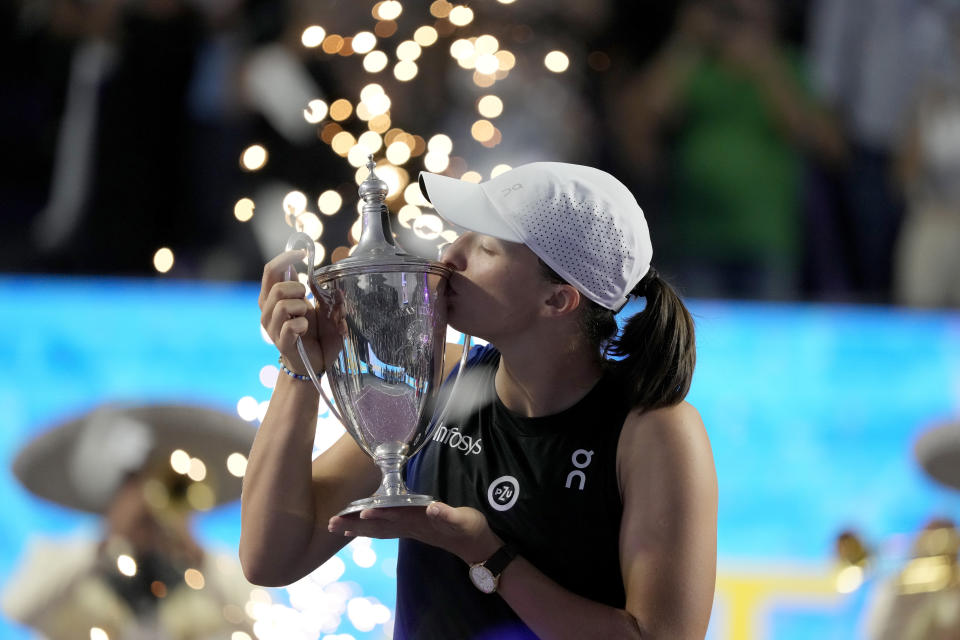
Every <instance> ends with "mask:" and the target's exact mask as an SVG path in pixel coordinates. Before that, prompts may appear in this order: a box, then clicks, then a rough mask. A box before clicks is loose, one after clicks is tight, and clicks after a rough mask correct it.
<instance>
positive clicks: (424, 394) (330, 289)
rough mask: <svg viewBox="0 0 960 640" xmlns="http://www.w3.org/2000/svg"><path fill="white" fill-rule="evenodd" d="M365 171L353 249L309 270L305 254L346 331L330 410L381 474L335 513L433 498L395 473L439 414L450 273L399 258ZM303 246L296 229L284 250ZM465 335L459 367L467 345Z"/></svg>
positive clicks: (372, 179)
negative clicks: (372, 487) (369, 489)
mask: <svg viewBox="0 0 960 640" xmlns="http://www.w3.org/2000/svg"><path fill="white" fill-rule="evenodd" d="M367 167H368V168H369V169H370V175H369V176H368V177H367V179H366V180H365V181H364V182H363V184H361V185H360V190H359V192H360V197H361V198H362V199H363V201H364V205H363V232H362V235H361V237H360V242H359V243H358V245H357V248H356V250H355V251H354V254H353V255H352V256H351V257H349V258H346V259H344V260H341V261H340V262H337V263H336V264H333V265H331V266H329V267H325V268H323V269H321V270H319V271H317V272H316V273H314V272H313V268H312V265H313V262H314V260H313V255H308V259H307V275H308V282H309V284H310V289H311V291H312V292H313V295H314V297H315V298H317V299H318V300H322V301H323V304H322V305H321V309H320V312H321V313H322V312H323V307H326V308H328V309H332V308H333V307H335V306H336V307H339V308H338V309H337V311H338V313H341V314H342V316H343V318H344V322H345V324H346V327H347V330H346V332H345V335H344V336H343V342H342V348H341V350H340V352H339V355H338V357H337V358H336V360H334V361H333V363H332V364H330V365H328V366H327V369H326V374H327V376H328V380H329V382H330V388H331V389H332V391H333V398H334V401H335V403H336V408H334V407H333V406H332V405H331V406H330V409H331V410H332V411H333V413H334V415H336V416H337V418H338V419H339V420H340V421H341V422H342V423H343V426H344V428H345V429H346V430H347V432H348V433H350V435H351V436H353V438H354V439H355V440H356V441H357V444H359V445H360V447H361V448H362V449H363V450H364V451H365V452H367V454H369V455H370V456H371V457H372V458H373V459H374V461H375V462H376V463H377V465H379V467H380V469H381V471H382V472H383V482H382V484H381V485H380V488H379V489H378V490H377V492H376V493H375V494H374V495H373V496H371V497H369V498H365V499H363V500H357V501H355V502H353V503H351V504H350V505H349V506H348V507H347V508H346V509H344V510H343V511H342V512H341V514H344V513H352V512H355V511H360V510H362V509H366V508H371V507H394V506H416V505H421V506H422V505H426V504H429V503H430V502H431V501H433V498H432V497H431V496H425V495H416V494H411V493H409V491H408V490H407V488H406V486H404V483H403V480H402V478H401V477H400V471H401V469H402V468H403V465H404V463H405V462H406V460H407V459H408V458H409V457H410V456H411V455H413V454H414V453H416V452H417V450H419V449H420V447H421V446H423V445H424V444H425V443H426V442H427V441H428V439H429V436H430V434H431V433H432V430H433V429H434V428H435V427H436V426H437V425H439V424H440V423H441V422H442V421H443V417H444V416H443V415H442V414H441V415H440V416H439V417H436V416H434V415H433V414H434V406H435V404H436V402H435V399H436V395H437V388H438V386H439V384H440V382H441V380H440V377H441V375H442V372H443V354H444V347H445V346H446V342H445V340H446V327H447V306H446V301H445V295H446V283H447V278H448V277H449V276H450V273H451V270H450V269H449V268H448V267H446V266H445V265H442V264H440V263H438V262H432V261H430V260H426V259H424V258H419V257H416V256H412V255H409V254H406V253H404V252H403V250H402V249H400V248H399V247H398V246H397V245H396V244H395V243H394V241H393V234H392V233H391V232H390V226H389V218H388V217H387V209H386V205H384V204H383V203H384V199H385V198H386V194H387V185H386V184H385V183H384V182H383V181H381V180H380V179H379V178H378V177H377V176H376V174H375V173H374V163H373V160H372V158H371V160H370V162H369V163H368V164H367ZM301 242H302V243H304V244H305V245H306V247H307V251H308V254H309V253H310V252H312V249H313V242H312V240H310V238H309V237H308V236H306V235H304V234H302V233H295V234H293V236H291V238H290V240H289V241H288V243H287V248H288V249H292V248H294V247H295V246H296V245H297V244H298V243H301ZM467 341H468V343H467V345H465V348H464V351H463V353H464V355H463V358H462V359H461V367H460V369H462V368H463V360H465V359H466V354H467V352H468V351H469V338H467ZM298 348H299V351H300V356H301V358H302V359H303V361H304V365H305V366H306V367H307V371H308V373H309V374H310V377H311V379H312V380H313V383H314V385H316V387H317V389H318V390H319V391H320V393H321V395H322V396H323V398H324V400H325V401H326V402H327V404H328V405H330V400H329V399H328V398H327V397H326V395H325V394H324V392H323V390H322V389H321V388H320V382H319V378H318V377H317V374H316V372H315V371H314V369H313V367H312V365H311V363H310V362H309V358H308V357H307V354H306V350H305V349H304V348H303V346H302V344H300V343H299V339H298ZM337 409H339V411H338V410H337ZM435 417H436V419H434V418H435Z"/></svg>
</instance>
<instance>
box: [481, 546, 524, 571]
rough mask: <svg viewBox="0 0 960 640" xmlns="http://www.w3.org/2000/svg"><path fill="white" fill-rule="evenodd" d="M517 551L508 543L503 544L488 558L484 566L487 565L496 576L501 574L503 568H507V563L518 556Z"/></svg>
mask: <svg viewBox="0 0 960 640" xmlns="http://www.w3.org/2000/svg"><path fill="white" fill-rule="evenodd" d="M516 555H517V552H516V551H514V550H513V547H511V546H510V545H508V544H505V545H503V546H502V547H500V548H499V549H497V551H496V552H495V553H494V554H493V555H492V556H490V557H489V558H487V560H486V561H485V562H484V563H483V566H484V567H486V568H487V569H488V570H489V571H490V573H492V574H493V575H494V576H499V575H500V574H501V573H503V570H504V569H506V568H507V565H508V564H510V562H511V561H512V560H513V559H514V558H515V557H516Z"/></svg>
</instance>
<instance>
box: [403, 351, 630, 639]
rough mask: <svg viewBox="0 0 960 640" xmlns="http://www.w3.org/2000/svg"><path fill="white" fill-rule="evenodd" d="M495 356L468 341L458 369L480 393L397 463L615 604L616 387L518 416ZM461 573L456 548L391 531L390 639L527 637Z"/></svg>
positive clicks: (541, 561) (546, 569) (555, 570)
mask: <svg viewBox="0 0 960 640" xmlns="http://www.w3.org/2000/svg"><path fill="white" fill-rule="evenodd" d="M499 360H500V354H499V353H498V352H497V351H496V349H494V348H493V347H492V346H486V347H477V348H475V349H473V350H471V354H470V358H469V360H468V363H467V368H466V369H465V370H464V375H467V373H470V374H471V379H470V381H471V392H472V393H475V392H476V391H478V390H479V391H480V395H481V396H483V397H486V398H488V399H487V400H484V401H481V403H480V406H478V407H475V408H474V409H473V411H472V412H470V414H469V415H467V416H464V417H462V418H461V419H449V420H448V421H447V424H446V425H445V426H442V427H440V428H438V429H437V430H436V431H435V432H434V433H433V436H432V439H431V441H430V442H428V443H427V444H426V445H425V446H424V448H423V449H421V451H420V452H419V453H418V454H417V455H416V456H414V457H413V458H411V460H410V461H409V462H408V463H407V466H406V481H407V485H408V486H409V488H410V489H411V490H413V491H417V492H420V493H426V494H429V495H432V496H434V497H436V498H437V499H439V500H442V501H444V502H446V503H447V504H450V505H451V506H454V507H459V506H470V507H474V508H475V509H478V510H480V511H481V512H483V513H484V515H486V517H487V521H488V522H489V523H490V526H491V528H492V529H493V531H494V532H496V534H497V535H498V536H500V537H501V538H502V539H503V540H505V541H506V542H508V543H510V544H511V545H512V546H513V547H514V549H516V551H517V552H518V553H519V554H520V555H522V556H523V557H524V558H526V559H527V560H528V561H529V562H530V563H532V564H533V565H534V566H535V567H537V568H538V569H539V570H540V571H542V572H543V573H544V574H546V575H547V576H548V577H550V578H551V579H553V580H554V581H555V582H557V583H559V584H560V585H562V586H563V587H565V588H566V589H568V590H570V591H572V592H574V593H577V594H579V595H581V596H584V597H586V598H589V599H591V600H595V601H597V602H601V603H604V604H608V605H610V606H613V607H618V608H623V606H624V604H625V594H624V587H623V579H622V576H621V573H620V563H619V557H618V552H619V545H618V541H619V532H620V518H621V513H622V511H623V504H622V502H621V500H620V491H619V486H618V482H617V473H616V454H617V442H618V440H619V437H620V431H621V429H622V427H623V422H624V420H625V419H626V416H627V413H628V412H629V407H628V406H627V402H626V400H625V396H624V394H622V393H618V392H617V390H616V389H617V387H616V385H615V384H614V382H613V380H612V379H611V376H610V374H607V375H605V376H604V377H603V378H601V380H600V381H599V382H598V383H597V384H596V385H595V386H594V388H593V389H592V390H591V391H590V392H589V393H588V394H587V395H586V396H584V398H583V399H582V400H580V401H579V402H578V403H576V404H575V405H574V406H572V407H570V408H569V409H566V410H565V411H562V412H560V413H558V414H555V415H551V416H545V417H537V418H526V417H522V416H519V415H517V414H515V413H513V412H511V411H510V410H509V409H507V408H506V407H505V406H504V405H503V403H501V402H500V400H499V398H497V395H496V392H495V390H494V374H495V373H496V368H497V364H498V363H499ZM447 386H449V383H448V385H447ZM458 393H459V392H458ZM467 572H468V567H467V565H466V564H465V563H464V562H463V561H462V560H460V559H459V558H458V557H457V556H455V555H453V554H450V553H448V552H446V551H443V550H441V549H438V548H436V547H432V546H429V545H425V544H422V543H420V542H417V541H415V540H408V539H401V540H400V552H399V560H398V565H397V615H396V623H395V626H394V638H410V639H413V638H417V639H421V638H422V639H433V638H437V639H442V640H459V639H468V638H469V639H470V640H494V639H502V638H503V639H513V638H535V637H536V636H535V635H534V634H533V632H532V631H530V629H529V628H528V627H527V626H526V625H525V624H523V622H522V621H521V620H520V618H518V617H517V615H516V614H515V613H514V612H513V610H512V609H511V608H510V607H509V606H508V605H507V604H506V603H505V602H504V601H503V599H502V598H501V597H500V596H499V595H497V594H492V595H487V594H484V593H481V592H480V591H479V590H478V589H477V588H476V587H474V586H473V583H471V582H470V579H469V577H468V573H467Z"/></svg>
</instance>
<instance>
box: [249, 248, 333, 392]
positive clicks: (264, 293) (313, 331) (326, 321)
mask: <svg viewBox="0 0 960 640" xmlns="http://www.w3.org/2000/svg"><path fill="white" fill-rule="evenodd" d="M304 256H305V252H304V251H303V250H294V251H285V252H284V253H281V254H280V255H278V256H277V257H276V258H274V259H273V260H271V261H270V262H268V263H267V264H266V266H264V268H263V281H262V282H261V285H260V301H259V304H260V324H262V325H263V328H264V329H265V330H266V332H267V335H268V336H270V339H271V340H272V341H273V344H274V345H275V346H276V347H277V349H278V350H279V351H280V355H281V356H282V357H283V362H284V364H285V365H286V367H287V368H288V369H290V370H291V371H294V372H296V373H299V374H302V375H306V366H305V365H304V364H303V361H302V360H301V359H300V354H299V352H298V351H297V336H300V338H301V339H302V340H303V346H304V347H305V348H306V350H307V355H308V356H309V358H310V363H311V364H312V365H313V367H314V369H315V370H316V372H317V375H323V371H324V369H325V368H326V367H327V366H328V365H329V364H331V363H332V362H333V361H334V360H335V359H336V358H337V355H339V353H340V349H342V348H343V340H342V336H344V335H346V331H347V325H346V321H345V320H344V317H343V301H342V300H337V301H336V302H335V303H334V305H333V308H332V309H330V308H329V307H328V305H327V303H326V301H324V300H322V299H318V300H317V307H316V308H314V307H313V306H311V305H310V303H308V302H307V300H306V294H307V288H306V287H305V286H304V285H303V284H302V283H300V282H299V281H297V280H289V281H288V280H286V279H285V277H286V273H287V269H288V268H292V266H293V265H294V264H296V263H297V262H298V261H301V260H303V258H304Z"/></svg>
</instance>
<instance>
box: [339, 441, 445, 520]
mask: <svg viewBox="0 0 960 640" xmlns="http://www.w3.org/2000/svg"><path fill="white" fill-rule="evenodd" d="M374 461H375V462H376V463H377V466H378V467H380V471H381V473H383V479H382V480H381V481H380V488H378V489H377V491H376V493H374V494H373V495H372V496H370V497H369V498H363V499H361V500H354V501H353V502H351V503H350V504H349V505H347V507H346V508H345V509H344V510H343V511H341V512H340V513H338V514H337V515H340V516H344V515H347V514H349V513H356V512H358V511H363V510H364V509H380V508H384V507H425V506H427V505H428V504H430V503H431V502H433V501H435V500H436V498H434V497H433V496H427V495H421V494H418V493H410V490H409V489H407V485H406V484H405V483H404V482H403V476H402V475H401V473H400V472H401V470H402V469H403V465H404V464H405V463H406V461H407V445H406V444H399V445H398V444H392V443H391V444H385V445H381V446H379V447H377V449H376V451H375V452H374Z"/></svg>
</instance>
